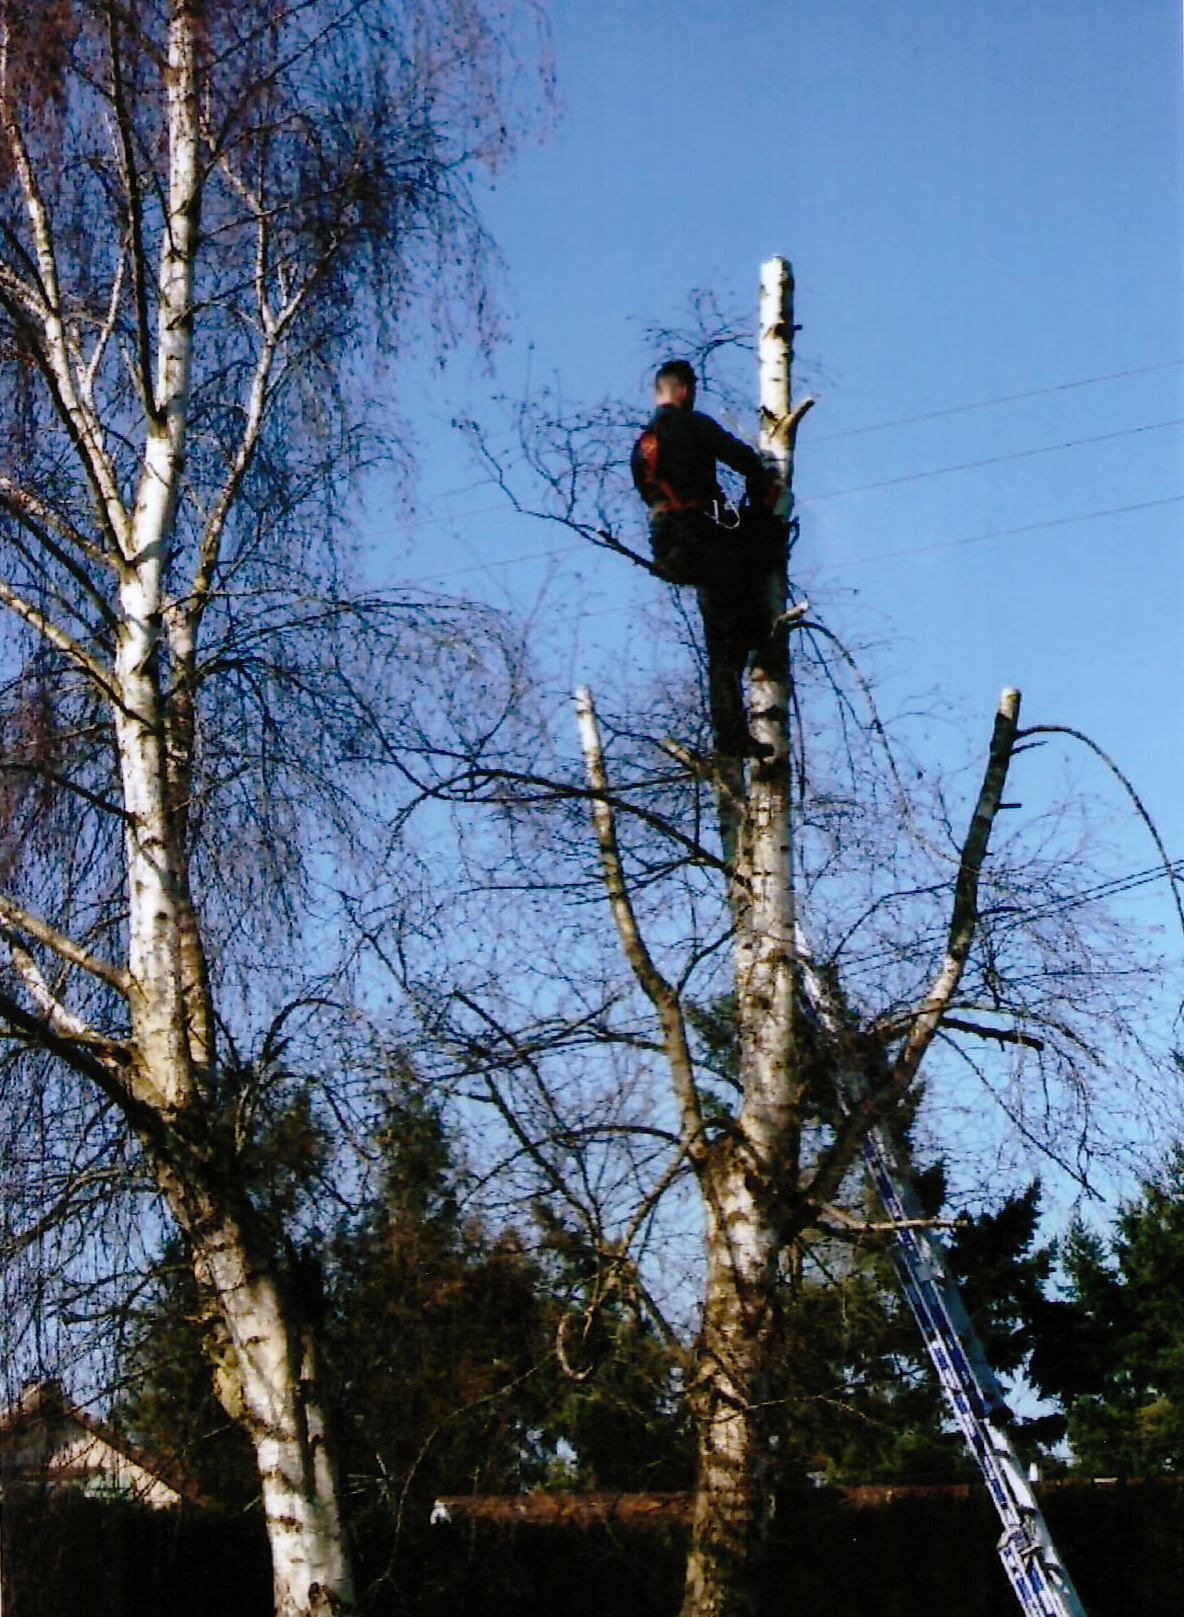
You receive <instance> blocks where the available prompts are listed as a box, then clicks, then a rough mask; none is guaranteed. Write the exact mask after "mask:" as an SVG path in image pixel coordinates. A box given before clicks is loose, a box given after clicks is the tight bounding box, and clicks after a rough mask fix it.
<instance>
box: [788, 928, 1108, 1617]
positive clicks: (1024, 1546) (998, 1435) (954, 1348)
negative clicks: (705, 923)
mask: <svg viewBox="0 0 1184 1617" xmlns="http://www.w3.org/2000/svg"><path fill="white" fill-rule="evenodd" d="M794 953H795V957H796V960H797V965H798V970H799V973H800V977H799V981H800V984H801V987H802V989H803V991H804V995H805V1000H806V1003H807V1005H808V1007H809V1009H810V1012H811V1013H812V1015H813V1016H814V1017H815V1018H816V1019H817V1022H818V1024H819V1026H820V1027H821V1028H822V1029H823V1030H824V1032H825V1033H826V1035H827V1036H828V1037H829V1038H830V1039H832V1040H833V1041H834V1045H835V1048H837V1049H842V1047H843V1043H844V1040H845V1036H846V1034H847V1032H848V1029H847V1027H846V1018H845V1015H844V1008H843V1006H842V1004H841V1002H840V1001H839V1000H838V999H837V996H836V995H835V993H833V992H832V991H831V990H830V988H829V987H828V985H827V983H826V981H825V979H824V978H823V977H822V975H821V974H820V973H819V971H818V969H817V967H816V966H815V964H814V960H813V956H812V954H811V952H810V947H809V944H808V941H807V939H806V936H805V933H804V932H803V930H802V927H801V925H800V923H798V922H796V921H795V923H794ZM865 1092H866V1078H865V1077H864V1076H863V1074H862V1073H861V1072H859V1071H858V1070H857V1069H856V1070H851V1069H848V1070H847V1071H846V1072H842V1071H840V1072H839V1073H837V1074H836V1076H835V1094H836V1098H837V1099H838V1102H839V1105H840V1107H841V1108H842V1110H844V1111H847V1110H849V1109H850V1107H851V1105H852V1104H853V1102H854V1101H856V1100H857V1099H858V1098H860V1097H861V1096H862V1095H863V1094H864V1093H865ZM862 1152H863V1160H864V1164H865V1166H866V1168H867V1170H868V1173H869V1175H870V1177H871V1180H872V1183H873V1185H874V1186H875V1188H876V1193H877V1195H878V1196H879V1198H880V1201H881V1203H882V1205H883V1208H884V1211H885V1213H886V1214H887V1216H888V1218H889V1220H890V1221H891V1222H892V1224H893V1225H894V1226H895V1230H894V1247H893V1258H894V1262H895V1267H896V1272H897V1275H898V1276H899V1278H900V1283H901V1289H902V1290H903V1292H904V1295H905V1299H906V1301H907V1302H908V1305H909V1308H910V1309H911V1311H912V1314H913V1317H914V1319H915V1320H916V1321H917V1326H918V1328H919V1330H920V1332H921V1338H922V1340H923V1341H924V1343H925V1348H926V1351H927V1352H928V1354H929V1358H930V1362H931V1363H932V1364H933V1367H934V1370H935V1372H936V1374H937V1377H938V1381H939V1383H940V1385H941V1389H942V1392H943V1394H944V1396H945V1399H946V1402H947V1404H948V1405H949V1408H950V1412H951V1414H952V1415H953V1417H954V1419H955V1421H956V1422H957V1424H958V1427H959V1428H960V1430H961V1432H962V1435H963V1437H964V1438H965V1440H966V1445H967V1447H968V1448H969V1450H970V1452H971V1454H972V1455H973V1457H974V1460H975V1463H976V1464H977V1465H978V1468H979V1470H980V1472H981V1473H982V1477H983V1481H984V1482H985V1483H986V1487H987V1492H988V1493H989V1495H990V1497H991V1502H992V1504H993V1505H994V1507H995V1511H996V1514H997V1515H998V1517H999V1521H1000V1524H1001V1527H1002V1533H1001V1535H1000V1538H999V1541H998V1544H997V1546H996V1547H997V1549H998V1553H999V1559H1000V1560H1001V1562H1002V1563H1003V1570H1004V1571H1005V1572H1006V1574H1007V1577H1008V1580H1009V1582H1010V1583H1011V1586H1012V1589H1013V1590H1014V1592H1015V1595H1016V1598H1017V1600H1018V1601H1019V1604H1020V1607H1021V1608H1022V1610H1023V1612H1024V1614H1025V1617H1085V1608H1084V1607H1083V1606H1082V1604H1081V1600H1080V1597H1079V1596H1078V1594H1077V1591H1076V1589H1075V1588H1074V1587H1073V1581H1072V1579H1071V1578H1070V1577H1069V1574H1068V1572H1067V1571H1066V1569H1065V1566H1064V1563H1063V1562H1062V1561H1061V1558H1060V1556H1059V1555H1058V1553H1057V1549H1056V1546H1055V1544H1054V1543H1053V1541H1052V1535H1051V1534H1050V1533H1049V1531H1048V1526H1047V1524H1046V1522H1045V1520H1044V1515H1043V1513H1042V1512H1041V1509H1040V1506H1039V1505H1038V1504H1037V1502H1036V1496H1035V1495H1034V1494H1033V1492H1032V1489H1031V1487H1030V1486H1029V1483H1028V1479H1027V1477H1026V1476H1025V1475H1024V1470H1023V1466H1022V1464H1021V1462H1020V1459H1019V1456H1018V1455H1017V1454H1016V1452H1015V1449H1014V1447H1013V1446H1012V1443H1011V1439H1010V1438H1009V1437H1008V1435H1007V1432H1006V1429H1005V1428H1006V1425H1007V1423H1008V1422H1009V1421H1010V1419H1011V1412H1010V1410H1009V1409H1008V1408H1007V1402H1006V1400H1005V1398H1004V1396H1003V1391H1002V1388H1001V1387H1000V1385H999V1382H998V1380H997V1379H996V1377H995V1373H994V1371H993V1370H992V1369H991V1367H990V1365H989V1364H988V1362H987V1357H986V1354H985V1353H984V1351H983V1347H982V1343H981V1342H980V1341H979V1337H978V1332H977V1331H976V1330H975V1329H974V1326H973V1324H972V1323H971V1320H970V1316H969V1315H968V1314H967V1312H966V1308H965V1305H964V1303H963V1302H962V1296H961V1293H960V1292H959V1290H958V1285H957V1282H956V1281H955V1279H954V1276H953V1274H952V1273H951V1271H950V1267H949V1264H948V1262H947V1260H946V1255H945V1249H944V1247H943V1246H942V1243H941V1241H940V1240H938V1238H937V1236H936V1235H935V1234H934V1233H933V1231H932V1230H930V1229H926V1228H925V1226H924V1223H923V1221H922V1219H921V1213H922V1209H921V1205H920V1201H919V1199H918V1197H917V1194H916V1191H915V1190H914V1189H913V1185H912V1180H911V1177H910V1175H909V1172H908V1169H907V1166H906V1165H905V1164H904V1163H903V1162H902V1161H901V1159H900V1154H899V1152H898V1151H897V1150H896V1147H895V1146H894V1144H893V1143H892V1141H891V1140H890V1139H889V1137H888V1135H887V1133H886V1132H885V1131H884V1130H883V1129H882V1128H880V1127H873V1128H872V1129H871V1130H870V1131H869V1133H868V1135H867V1137H866V1139H865V1140H864V1142H863V1146H862Z"/></svg>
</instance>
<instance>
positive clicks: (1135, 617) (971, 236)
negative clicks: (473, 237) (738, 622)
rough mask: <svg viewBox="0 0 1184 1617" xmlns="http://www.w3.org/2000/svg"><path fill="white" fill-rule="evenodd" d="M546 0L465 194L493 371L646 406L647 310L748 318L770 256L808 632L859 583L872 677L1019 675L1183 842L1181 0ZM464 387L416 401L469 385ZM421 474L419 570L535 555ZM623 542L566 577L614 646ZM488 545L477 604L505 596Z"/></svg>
mask: <svg viewBox="0 0 1184 1617" xmlns="http://www.w3.org/2000/svg"><path fill="white" fill-rule="evenodd" d="M550 12H551V17H552V21H553V27H554V43H555V51H556V58H557V68H558V83H559V94H560V101H561V116H560V120H559V124H558V128H557V131H556V133H555V134H554V135H553V136H552V138H551V139H550V140H548V141H547V142H545V143H543V144H542V145H540V146H538V147H536V148H534V149H531V150H529V151H528V152H527V154H526V156H525V158H524V159H522V160H520V161H519V162H518V163H517V164H516V165H515V166H514V167H513V168H512V169H510V170H508V171H507V172H506V173H505V174H504V175H503V176H502V177H501V178H500V179H499V182H498V185H497V188H496V190H495V191H494V192H493V194H492V195H491V196H490V197H489V199H488V203H487V210H486V211H487V217H488V219H489V222H490V225H491V227H492V231H493V234H494V235H495V237H496V238H497V240H498V241H499V243H500V245H501V247H502V249H503V252H504V254H505V257H506V260H507V265H508V270H509V295H510V307H511V309H512V311H513V314H514V324H513V327H512V330H513V333H514V339H515V340H514V342H513V343H512V345H511V346H510V347H509V349H508V350H506V351H505V352H504V353H503V355H502V357H501V371H502V377H501V380H502V385H503V386H504V387H505V388H506V389H507V390H508V391H511V392H512V391H513V390H514V388H515V386H519V385H521V380H522V378H523V376H524V375H525V372H526V363H527V361H526V357H525V353H526V345H527V344H528V343H529V344H532V345H533V350H532V353H531V357H530V369H531V373H532V375H533V377H534V378H535V380H536V381H538V380H542V381H554V382H557V383H558V385H559V386H561V388H562V390H563V393H564V395H565V396H566V398H567V399H569V400H570V401H572V402H576V401H581V400H586V401H595V400H598V399H599V398H601V397H603V396H605V395H606V394H616V395H625V396H629V395H630V394H631V393H634V392H635V393H636V395H637V403H638V417H639V422H640V420H642V419H643V418H644V413H645V410H646V404H647V400H646V397H645V392H644V387H643V381H642V367H643V364H644V361H645V351H644V346H643V342H642V331H643V327H644V325H645V324H646V323H647V322H650V321H655V320H669V321H670V323H672V324H673V323H675V322H676V321H677V320H678V318H679V316H680V315H681V314H683V313H684V311H685V307H686V300H687V296H688V293H689V292H690V291H691V289H692V288H696V287H715V288H718V289H719V290H720V292H721V294H722V295H723V296H724V297H725V298H726V299H729V300H730V301H731V302H732V303H733V304H736V305H739V306H744V303H745V301H746V300H749V301H751V303H752V305H753V309H754V320H755V287H756V282H757V276H758V270H759V265H760V263H761V261H762V259H764V258H767V257H769V256H770V255H772V254H775V253H780V254H784V255H785V256H786V257H788V258H790V259H791V261H792V262H793V265H794V269H795V273H796V278H797V318H798V320H799V321H800V323H801V324H802V327H803V329H802V331H801V333H800V335H799V338H798V367H797V380H798V389H799V391H801V390H808V391H810V392H813V393H815V394H816V395H817V397H818V400H819V402H818V406H817V407H816V409H815V410H814V412H813V413H812V415H811V416H810V417H809V418H808V421H807V423H806V425H805V427H804V429H803V432H802V436H801V439H800V440H799V453H798V463H797V493H798V506H799V514H800V516H801V519H802V541H801V545H800V547H799V551H798V570H799V572H800V573H801V574H802V575H803V577H804V578H805V579H806V581H807V583H808V585H809V588H810V593H811V595H812V597H814V599H815V600H816V601H823V600H825V601H827V602H828V603H829V604H828V608H827V610H828V613H829V614H830V619H829V620H830V621H834V618H835V615H836V614H837V615H838V617H839V619H840V620H841V619H842V618H843V617H844V615H845V614H849V613H850V611H851V605H852V603H851V602H850V600H847V599H845V594H844V596H838V595H836V594H835V592H836V591H841V592H850V591H854V592H857V601H858V604H859V607H860V608H861V609H862V610H863V611H864V612H865V613H866V617H864V618H862V619H860V622H861V623H862V624H863V625H864V626H866V625H868V624H871V625H872V626H873V627H874V628H875V629H876V630H879V631H882V632H883V633H884V634H886V635H892V636H897V637H899V639H898V643H897V644H896V646H895V647H894V649H893V650H892V651H891V653H890V655H889V656H888V658H887V659H886V660H885V662H884V667H885V669H887V670H888V671H890V672H894V673H895V674H896V675H898V676H899V680H900V688H901V689H902V690H903V689H905V688H911V689H913V690H917V691H922V690H928V689H930V688H933V687H937V688H940V689H941V690H942V691H943V692H945V693H946V694H947V695H948V696H950V697H951V698H952V699H954V700H955V701H957V702H961V703H964V704H965V705H966V706H967V708H968V710H969V711H970V712H971V713H980V712H981V713H983V714H987V713H989V712H990V710H991V707H992V706H993V703H994V699H995V695H996V693H997V691H998V689H999V688H1000V687H1001V686H1002V685H1004V684H1008V683H1011V684H1017V685H1019V686H1020V687H1021V688H1022V689H1023V691H1024V694H1025V701H1026V712H1027V715H1028V717H1029V718H1033V719H1034V718H1036V717H1039V718H1041V719H1047V720H1055V721H1058V722H1063V723H1069V724H1074V725H1078V726H1081V727H1083V728H1086V729H1088V730H1089V731H1090V732H1091V733H1092V734H1094V735H1095V736H1096V737H1097V739H1098V740H1099V741H1100V742H1101V743H1102V744H1103V745H1106V746H1108V747H1111V748H1113V749H1115V750H1116V752H1117V753H1118V754H1119V755H1120V756H1121V759H1122V761H1123V763H1124V766H1125V767H1126V768H1127V769H1128V772H1129V773H1130V774H1131V775H1132V776H1134V777H1135V778H1136V779H1137V780H1138V782H1139V783H1140V784H1141V786H1142V787H1143V788H1144V790H1145V792H1146V794H1147V797H1148V799H1149V802H1150V806H1151V807H1152V808H1153V809H1154V811H1155V812H1156V814H1157V815H1158V816H1159V817H1160V818H1161V819H1162V821H1163V822H1164V826H1165V830H1166V831H1167V834H1168V840H1169V842H1170V844H1171V846H1172V848H1173V851H1175V852H1184V795H1182V792H1181V787H1182V786H1184V762H1182V759H1184V750H1182V748H1181V737H1182V734H1184V723H1182V720H1184V678H1182V677H1181V676H1182V675H1184V649H1182V647H1184V641H1182V638H1181V634H1180V613H1181V605H1182V604H1184V551H1182V547H1181V534H1182V532H1184V498H1182V496H1184V426H1182V425H1181V418H1184V365H1182V364H1181V361H1182V360H1184V239H1182V238H1184V229H1182V224H1184V172H1182V162H1181V152H1182V146H1184V135H1182V129H1184V126H1182V118H1181V79H1182V63H1184V53H1182V49H1181V8H1180V3H1179V0H1134V3H1131V4H1124V5H1121V6H1118V5H1115V4H1114V3H1113V0H958V3H957V4H955V5H950V4H946V3H940V0H779V3H777V4H758V3H755V0H684V3H683V4H680V5H677V6H675V5H670V4H667V3H661V0H659V3H658V4H656V5H655V4H649V5H638V4H637V3H636V0H599V3H598V4H595V5H592V4H589V3H586V0H554V3H553V4H552V5H551V7H550ZM1120 373H1122V374H1120ZM1094 378H1109V379H1108V380H1098V381H1091V380H1090V379H1094ZM458 381H459V382H460V384H461V385H462V386H463V387H467V386H469V379H468V378H467V377H464V376H461V375H460V373H458V372H457V370H456V369H455V368H453V369H452V370H451V371H450V372H449V375H448V377H447V379H446V381H445V384H444V393H443V395H442V396H441V402H440V410H441V411H442V412H447V411H448V410H451V409H456V408H458V407H461V406H464V405H465V404H467V403H469V402H471V399H469V398H466V397H462V398H460V399H458V398H457V397H456V389H457V385H458ZM1087 382H1088V383H1089V385H1073V384H1082V383H1087ZM449 389H451V390H453V391H452V396H451V397H449V396H448V394H449ZM999 399H1011V400H1012V402H1010V403H1000V404H994V405H992V406H991V407H989V408H984V409H972V410H967V409H965V408H963V407H965V406H967V405H977V404H983V403H987V402H988V401H993V400H999ZM919 416H925V417H929V419H926V420H920V421H918V420H916V419H912V420H910V419H908V418H916V417H919ZM902 420H904V422H905V424H903V425H900V426H896V427H889V426H886V425H885V424H886V423H891V422H897V421H902ZM1164 423H1170V424H1168V425H1164ZM869 429H878V430H869ZM1103 435H1107V436H1105V437H1103ZM1082 440H1095V441H1093V442H1082ZM1069 444H1073V445H1076V447H1071V448H1062V447H1059V446H1062V445H1069ZM628 447H629V446H628V444H627V443H623V444H622V454H623V455H624V454H626V453H627V450H628ZM1033 451H1039V452H1037V453H1033ZM982 461H992V462H993V464H990V465H986V466H980V467H978V468H977V469H963V470H953V471H950V470H945V469H946V468H968V467H969V465H970V463H972V462H982ZM425 471H426V475H425V486H424V496H425V498H426V499H427V500H428V501H430V502H433V503H432V504H431V505H430V510H431V512H432V514H434V516H435V517H436V519H437V520H436V521H435V522H433V523H431V524H429V525H426V527H427V528H430V534H429V533H428V532H426V530H425V533H424V534H421V536H420V542H419V543H417V545H416V548H415V551H414V553H413V556H414V564H413V568H412V570H413V571H414V572H415V573H416V574H417V576H425V577H431V576H434V569H435V568H436V567H437V566H439V569H440V571H441V573H450V574H452V575H453V576H456V574H455V569H457V568H461V567H464V566H466V564H468V565H471V564H472V562H473V560H474V558H475V557H478V558H479V559H480V560H481V561H483V562H485V563H493V562H495V561H499V560H502V559H512V558H515V557H518V556H522V555H526V554H531V553H534V552H536V551H537V550H538V549H540V548H541V547H543V546H544V545H545V544H547V543H552V544H553V543H556V542H557V541H556V539H555V537H554V536H551V537H550V538H548V535H547V534H546V533H545V532H543V531H541V530H538V529H534V528H531V527H529V526H528V525H525V524H523V523H521V522H517V523H509V524H503V523H501V522H500V521H494V520H491V516H492V514H491V513H490V512H489V511H488V509H487V508H488V507H489V506H490V505H491V504H492V503H496V500H495V499H493V498H492V497H491V495H490V491H489V490H474V489H467V491H466V492H465V493H463V494H457V495H451V490H454V489H458V488H460V487H461V486H462V485H466V484H468V483H469V482H470V479H469V478H468V477H467V475H466V469H465V466H464V462H463V457H462V456H461V455H460V454H459V451H450V452H444V453H441V455H440V456H439V458H438V459H437V458H436V455H435V454H434V453H431V454H429V457H428V461H427V465H426V469H425ZM932 473H936V474H937V475H928V474H932ZM890 480H891V481H890ZM869 484H879V485H880V486H879V487H874V488H868V487H867V485H869ZM848 490H862V492H844V491H848ZM442 491H448V492H449V495H450V497H448V498H443V497H442ZM470 510H472V511H476V512H477V513H478V519H477V520H476V521H470V522H469V523H468V524H467V525H466V524H465V523H464V522H463V521H458V522H457V523H456V524H455V525H454V524H452V523H443V522H441V521H440V520H439V519H440V518H441V517H442V516H443V515H444V513H446V512H452V513H454V514H455V516H456V517H457V518H461V517H462V515H463V513H464V512H465V511H470ZM1107 513H1109V514H1107ZM374 515H375V517H376V519H377V521H376V524H375V525H376V527H379V528H381V527H382V525H383V523H382V516H381V512H380V511H375V512H374ZM1017 530H1018V531H1017ZM640 532H641V525H640V513H639V533H640ZM986 535H995V536H996V537H983V536H986ZM620 565H621V564H614V563H612V562H611V561H608V560H605V561H603V562H601V561H599V560H595V561H594V562H593V563H591V564H590V570H591V571H592V572H595V573H596V574H597V576H596V577H595V578H594V579H593V580H591V582H590V586H589V599H590V600H592V601H595V602H596V603H597V604H599V605H600V607H601V616H602V618H604V619H605V622H604V633H605V634H606V635H609V636H610V637H611V636H613V635H619V634H621V633H622V632H624V633H626V634H627V632H628V625H627V622H625V623H623V622H622V621H621V619H622V618H624V619H627V618H628V603H629V602H630V601H632V600H633V599H635V586H636V583H637V580H636V579H635V578H629V579H626V578H625V577H624V571H632V570H630V569H624V571H623V572H621V573H618V571H617V569H618V568H619V567H620ZM516 567H517V571H516V570H515V566H509V567H506V568H503V569H499V570H498V571H497V573H496V576H493V575H490V576H489V577H488V579H487V584H488V588H489V591H490V594H491V598H493V599H497V600H501V601H505V600H506V599H507V598H510V599H517V600H519V601H520V602H522V603H526V602H529V601H530V600H531V598H532V594H533V591H534V589H535V587H536V585H537V578H536V576H535V571H534V569H532V567H531V566H530V565H529V564H523V563H518V564H516ZM586 573H587V570H586ZM480 576H481V575H478V574H472V573H470V574H469V575H467V576H466V577H465V587H466V588H470V589H480V588H481V587H482V586H481V585H480V584H479V583H478V579H479V577H480ZM456 582H457V587H459V584H460V577H459V576H457V578H456ZM642 582H643V585H644V581H642ZM605 591H607V592H608V593H607V594H602V592H605ZM613 591H617V594H616V595H615V596H614V594H613ZM614 600H616V601H618V602H619V606H618V610H617V611H616V612H612V611H608V612H605V611H604V605H605V602H607V603H608V604H609V606H610V607H611V606H612V604H613V602H614ZM614 620H615V621H614ZM839 626H840V627H842V622H841V621H840V623H839Z"/></svg>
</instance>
